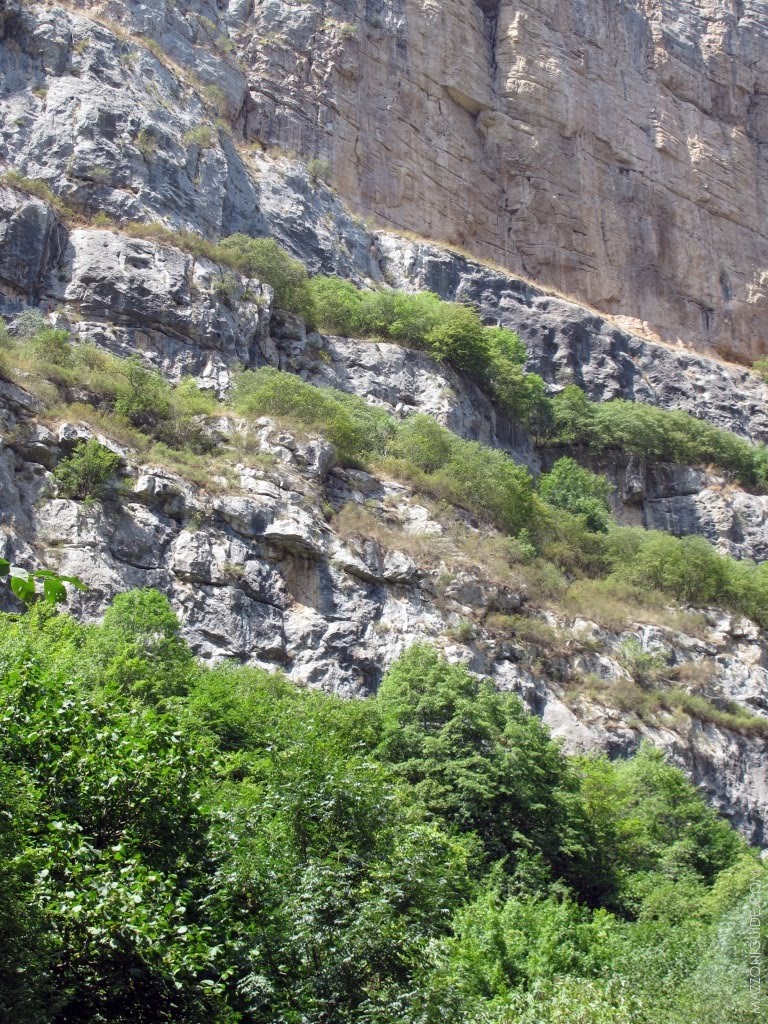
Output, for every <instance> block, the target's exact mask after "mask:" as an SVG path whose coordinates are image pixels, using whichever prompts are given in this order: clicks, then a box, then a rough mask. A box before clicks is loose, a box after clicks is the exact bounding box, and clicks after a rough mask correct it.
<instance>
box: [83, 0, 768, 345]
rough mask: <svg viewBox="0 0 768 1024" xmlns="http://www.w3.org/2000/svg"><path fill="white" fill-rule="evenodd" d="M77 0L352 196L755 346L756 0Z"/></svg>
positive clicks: (763, 120) (762, 255)
mask: <svg viewBox="0 0 768 1024" xmlns="http://www.w3.org/2000/svg"><path fill="white" fill-rule="evenodd" d="M83 6H85V7H87V8H93V7H97V8H98V9H101V10H103V11H105V12H107V13H108V15H109V16H110V17H115V18H118V19H120V20H121V21H122V23H123V24H126V25H131V26H132V27H134V28H135V29H137V30H138V31H140V32H143V33H145V34H146V35H148V36H150V37H151V38H153V39H155V40H156V41H157V42H158V43H160V45H162V46H163V47H164V48H166V49H167V51H168V52H169V53H170V54H171V55H172V56H173V57H174V58H175V59H176V60H177V61H179V62H181V63H183V64H184V65H185V66H189V65H190V63H192V62H196V63H195V66H196V68H197V70H198V73H199V74H200V76H201V78H202V79H203V80H204V81H205V82H207V83H212V84H213V86H214V87H215V88H217V89H218V90H219V91H220V93H221V102H222V107H223V109H226V110H227V111H228V112H229V113H230V114H233V115H235V116H236V120H237V126H238V130H239V131H241V132H242V134H243V137H244V138H245V139H247V140H258V141H260V142H262V143H264V144H266V145H276V146H280V147H283V148H284V149H288V150H292V151H294V152H296V153H298V154H299V155H300V156H302V157H303V158H305V159H309V158H319V159H320V160H327V161H328V162H329V164H330V168H331V173H332V175H333V180H334V182H335V183H336V185H337V187H338V188H339V190H340V192H341V193H342V194H343V195H345V196H346V197H347V198H348V199H349V200H350V201H351V202H352V203H353V204H354V206H355V207H356V209H357V210H358V211H360V212H362V213H368V214H372V215H374V216H375V217H377V218H379V219H380V220H381V221H383V222H384V223H386V224H390V225H392V226H394V227H397V228H403V229H408V230H411V231H416V232H419V233H420V234H422V235H426V236H427V237H431V238H437V239H443V240H446V241H448V242H450V243H452V244H457V245H462V246H465V247H467V248H469V249H470V250H472V251H473V252H474V253H476V254H478V255H483V256H486V257H491V258H493V259H496V260H498V261H499V262H501V263H502V264H504V265H505V266H507V267H509V268H510V269H512V270H515V271H518V272H520V273H523V274H525V275H527V276H528V277H529V278H532V279H534V280H536V281H539V282H541V283H543V284H546V285H550V286H554V287H556V288H559V289H561V290H562V291H564V292H566V293H569V294H573V295H575V296H578V297H579V298H580V299H582V300H584V301H586V302H588V303H590V304H592V305H593V306H595V307H597V308H598V309H600V310H602V311H603V312H606V313H611V314H613V315H615V316H618V317H621V318H623V319H624V320H625V321H626V325H628V326H634V327H635V328H637V327H639V326H640V325H642V326H643V327H644V328H645V329H646V330H648V331H650V332H651V333H653V334H656V335H659V336H661V337H663V338H665V339H667V340H675V341H683V342H684V343H686V344H688V345H690V346H691V347H693V348H699V349H702V350H718V351H720V352H722V353H728V354H731V355H737V356H739V357H742V358H746V359H749V358H754V357H755V356H756V355H758V354H759V353H760V352H761V351H762V350H763V349H764V339H765V334H766V318H767V317H768V298H767V297H766V294H767V293H766V274H767V273H768V252H767V251H766V243H765V235H766V221H765V210H764V203H763V200H762V195H763V191H764V189H765V182H766V174H767V173H768V171H767V169H766V162H765V143H766V141H767V140H768V135H766V132H768V127H767V126H768V101H766V95H768V81H767V80H766V74H767V72H766V40H767V39H768V7H767V6H766V4H765V3H764V2H763V0H741V2H738V3H733V2H731V0H707V2H704V3H690V2H687V0H679V2H673V3H664V4H661V3H658V2H656V0H631V2H621V0H585V2H579V3H577V4H563V3H557V2H553V0H529V2H525V3H514V4H513V3H508V2H506V0H476V2H474V3H473V2H459V0H448V2H443V3H436V2H434V0H365V2H363V0H332V2H327V3H293V2H278V0H233V2H232V3H229V4H227V5H222V4H218V5H217V4H212V3H211V4H208V3H200V4H195V5H190V7H189V8H187V7H186V5H183V4H174V5H170V4H166V3H165V2H164V0H150V2H149V3H145V4H141V5H133V4H123V3H120V2H119V0H112V2H109V3H105V4H103V5H93V4H90V3H89V4H85V5H83ZM211 44H213V45H212V46H211ZM210 49H213V51H214V54H213V55H210V54H209V53H208V52H207V51H209V50H210Z"/></svg>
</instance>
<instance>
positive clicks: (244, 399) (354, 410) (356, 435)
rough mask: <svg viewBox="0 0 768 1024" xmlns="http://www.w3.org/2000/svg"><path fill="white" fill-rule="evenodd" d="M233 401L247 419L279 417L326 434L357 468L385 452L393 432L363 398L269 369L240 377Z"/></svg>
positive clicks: (390, 423) (388, 421) (387, 421)
mask: <svg viewBox="0 0 768 1024" xmlns="http://www.w3.org/2000/svg"><path fill="white" fill-rule="evenodd" d="M232 401H233V405H234V407H235V409H236V410H237V411H238V412H240V413H243V414H245V415H249V416H254V417H255V416H276V417H278V418H284V419H288V420H289V421H290V422H292V423H295V424H298V425H300V426H303V427H307V428H310V429H320V430H322V432H323V433H324V434H325V436H326V437H327V438H328V440H329V441H331V442H332V443H333V444H334V445H335V447H336V450H337V452H338V455H339V458H340V459H341V460H342V461H343V462H346V463H350V464H353V465H354V464H358V463H359V462H360V461H361V460H364V459H365V458H366V457H370V456H372V455H374V454H376V453H380V452H382V451H383V450H384V446H385V445H386V441H387V438H388V437H389V436H390V435H391V434H392V433H393V432H394V422H393V420H392V419H391V418H390V417H389V416H388V415H387V414H386V413H384V412H382V411H381V410H378V409H375V408H373V407H372V406H369V405H367V404H366V403H365V402H364V401H363V400H362V399H361V398H356V397H355V396H352V395H347V394H344V393H343V392H341V391H335V390H333V389H332V388H316V387H313V386H312V385H310V384H306V383H305V382H304V381H302V380H301V379H300V378H299V377H295V376H293V375H292V374H287V373H280V372H279V371H278V370H274V369H272V368H271V367H263V368H262V369H260V370H256V371H252V370H247V371H245V372H244V373H240V374H238V375H237V377H236V380H235V390H234V395H233V399H232Z"/></svg>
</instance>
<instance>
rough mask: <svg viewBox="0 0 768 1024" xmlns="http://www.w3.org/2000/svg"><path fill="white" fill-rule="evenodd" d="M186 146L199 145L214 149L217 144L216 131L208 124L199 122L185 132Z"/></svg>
mask: <svg viewBox="0 0 768 1024" xmlns="http://www.w3.org/2000/svg"><path fill="white" fill-rule="evenodd" d="M183 142H184V145H185V146H198V147H199V148H200V149H212V148H213V147H214V146H215V145H216V132H215V131H214V130H213V128H211V126H210V125H207V124H199V125H197V127H196V128H190V129H189V131H188V132H185V133H184V139H183Z"/></svg>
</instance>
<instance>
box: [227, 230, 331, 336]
mask: <svg viewBox="0 0 768 1024" xmlns="http://www.w3.org/2000/svg"><path fill="white" fill-rule="evenodd" d="M217 257H218V259H220V260H222V261H223V262H226V263H227V264H228V265H229V266H231V267H233V268H234V269H236V270H238V271H239V272H240V273H241V274H243V275H245V276H246V277H255V278H258V280H259V281H265V282H266V283H267V284H269V285H271V286H272V288H274V291H275V305H276V306H277V308H278V309H284V310H287V311H288V312H291V313H295V314H296V315H297V316H300V317H302V318H303V319H304V320H311V319H312V293H311V290H310V287H309V277H308V275H307V271H306V268H305V266H304V264H303V263H301V262H300V261H299V260H296V259H294V258H293V257H292V256H289V255H288V253H287V252H286V251H285V250H284V249H282V248H281V247H280V246H279V245H278V244H277V242H275V241H274V239H272V238H251V237H249V236H248V235H243V234H235V235H229V237H227V238H223V239H222V240H221V242H219V244H218V245H217V246H216V247H215V249H214V258H217Z"/></svg>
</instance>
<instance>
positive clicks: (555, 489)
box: [537, 458, 613, 532]
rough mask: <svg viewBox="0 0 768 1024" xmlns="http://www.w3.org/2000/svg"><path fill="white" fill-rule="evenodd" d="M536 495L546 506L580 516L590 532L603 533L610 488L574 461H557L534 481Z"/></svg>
mask: <svg viewBox="0 0 768 1024" xmlns="http://www.w3.org/2000/svg"><path fill="white" fill-rule="evenodd" d="M537 487H538V491H539V494H540V495H541V497H542V498H543V499H544V501H546V502H547V503H548V504H549V505H552V506H554V507H555V508H562V509H565V510H566V512H571V513H573V515H576V516H580V517H581V518H583V520H584V522H585V523H586V525H587V526H588V528H589V529H590V530H595V531H602V532H605V531H606V530H607V529H608V522H609V519H610V511H609V509H610V506H609V504H608V496H609V495H610V493H611V491H612V490H613V487H612V486H611V484H610V483H609V482H608V481H607V480H606V479H605V477H602V476H598V475H597V474H596V473H590V471H589V470H588V469H583V468H582V467H581V466H580V465H579V464H578V463H577V462H576V461H575V460H574V459H568V458H563V459H558V460H557V462H556V463H555V464H554V466H553V467H552V469H551V470H550V471H549V473H544V474H542V476H540V477H539V480H538V484H537Z"/></svg>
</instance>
